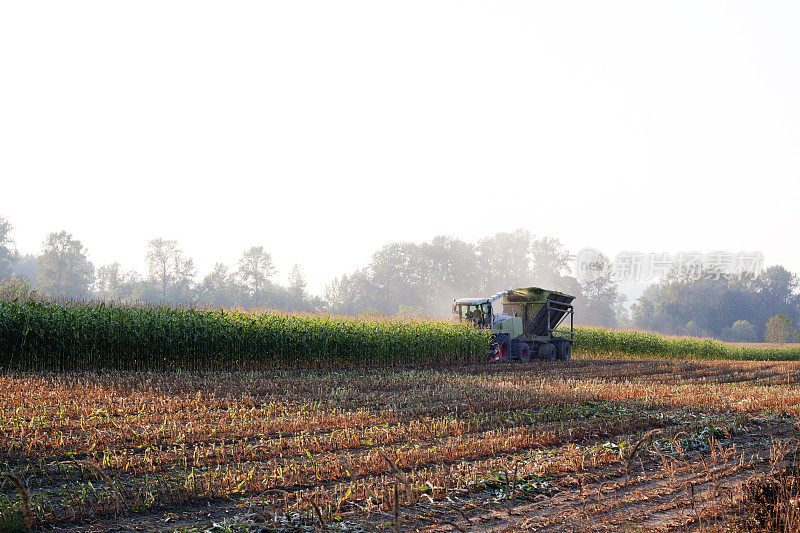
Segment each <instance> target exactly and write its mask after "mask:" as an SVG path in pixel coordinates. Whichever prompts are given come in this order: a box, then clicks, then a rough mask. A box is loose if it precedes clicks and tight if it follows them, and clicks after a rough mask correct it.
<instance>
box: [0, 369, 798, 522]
mask: <svg viewBox="0 0 800 533" xmlns="http://www.w3.org/2000/svg"><path fill="white" fill-rule="evenodd" d="M787 375H789V376H790V377H791V381H792V382H796V379H797V378H798V377H800V364H798V363H793V362H784V363H776V362H726V361H715V362H669V361H625V360H619V359H617V360H613V359H600V360H578V361H573V362H571V363H570V364H569V365H563V364H559V363H538V364H530V365H519V366H507V365H506V366H500V365H496V366H492V367H489V368H487V367H484V366H472V367H469V366H467V367H463V366H459V367H451V368H447V369H441V370H433V369H429V370H402V369H395V370H388V369H380V368H375V369H350V370H334V371H330V370H308V369H284V370H272V371H268V372H264V371H258V372H204V373H194V372H187V373H175V372H124V371H105V372H102V373H97V372H67V373H41V372H40V373H36V374H32V373H19V372H9V373H6V374H5V375H2V376H0V435H2V438H1V439H0V471H3V472H8V473H10V474H11V475H13V476H15V477H16V479H17V480H18V481H19V486H22V487H24V491H25V495H26V497H27V503H25V504H23V502H22V501H21V500H20V496H19V494H20V490H19V489H18V487H17V484H14V483H11V482H10V481H6V482H5V483H4V484H0V502H4V504H3V505H0V525H2V524H4V523H8V524H10V523H23V520H22V518H23V516H22V513H23V509H25V508H28V512H27V515H28V518H29V519H30V520H31V521H32V522H33V523H34V524H35V525H37V524H38V525H47V524H51V525H58V524H61V525H66V524H69V523H73V524H82V523H87V522H86V521H94V520H105V521H109V520H115V519H117V520H124V519H125V517H130V516H137V515H138V516H153V517H154V520H157V519H158V517H160V516H161V514H160V513H163V512H164V511H168V510H170V509H172V508H174V507H175V506H177V505H182V506H186V505H189V506H196V507H197V508H203V506H205V505H206V504H207V503H209V502H211V503H213V502H220V501H227V500H228V499H233V500H237V499H245V500H246V501H247V502H248V503H247V505H248V506H250V507H254V508H258V509H263V511H261V514H262V515H264V516H273V517H274V516H288V515H292V513H306V515H307V516H308V518H309V520H311V521H314V522H315V523H323V524H328V526H330V527H332V526H331V524H335V523H336V522H337V520H338V519H339V518H338V517H354V516H357V517H359V519H373V520H378V521H382V522H384V523H386V522H392V521H394V522H395V524H396V525H397V527H400V525H402V526H403V528H404V530H405V529H407V528H409V527H419V525H420V523H421V522H420V521H422V520H424V518H421V517H424V516H428V517H436V520H438V523H441V524H445V523H454V524H457V525H459V527H463V528H465V529H470V528H469V527H468V522H469V520H480V517H479V516H476V515H475V512H477V511H476V509H478V508H479V507H480V506H484V505H485V506H490V507H491V505H495V502H499V503H497V505H500V509H506V507H507V508H508V516H509V520H512V519H513V520H531V519H532V518H531V516H532V515H530V514H528V515H526V513H525V511H524V510H522V511H520V510H517V509H516V506H518V505H520V504H521V503H526V502H539V503H540V504H545V503H547V502H549V501H556V500H558V499H559V498H562V497H565V496H564V495H569V494H573V493H574V494H575V495H576V496H575V497H576V498H577V497H578V496H579V495H581V494H583V497H584V500H583V502H584V504H583V505H574V506H573V507H574V508H575V509H576V511H575V512H577V513H578V514H577V515H575V516H574V517H573V518H574V520H577V521H578V522H580V520H584V521H586V522H587V523H588V522H589V521H590V520H589V518H591V520H595V518H597V517H596V516H595V517H594V518H592V517H591V516H590V515H592V513H595V514H596V515H597V513H606V510H604V509H606V507H604V506H605V505H611V506H613V505H617V506H621V505H623V503H624V501H622V500H619V501H617V500H614V499H613V498H617V497H619V498H623V495H624V493H626V491H628V492H630V493H631V494H636V491H639V492H640V493H642V494H645V495H647V494H650V492H648V491H649V490H651V489H649V488H648V487H649V485H648V483H661V482H663V483H664V484H665V485H664V487H677V489H675V490H677V491H679V492H678V493H675V494H672V495H671V496H670V498H672V499H675V498H676V497H677V496H676V494H677V495H678V496H680V494H682V493H680V491H682V490H684V489H683V487H685V486H688V485H686V484H685V483H684V484H683V485H681V483H682V481H681V479H682V478H681V476H684V477H685V478H686V479H688V480H689V482H691V483H695V484H698V486H701V485H702V483H709V482H708V481H707V479H711V478H710V476H711V475H712V474H713V475H715V476H717V475H718V474H716V472H718V471H722V470H721V468H723V467H724V468H728V469H729V470H730V469H731V468H733V469H739V470H735V472H737V473H738V472H744V471H746V469H747V468H751V466H750V462H752V459H751V458H752V457H753V456H754V455H755V454H752V453H746V454H744V455H742V456H741V457H740V455H741V454H742V452H740V450H739V448H737V446H738V444H736V443H734V441H733V440H732V439H733V436H734V435H735V434H736V433H737V432H740V433H742V432H744V433H742V434H745V433H746V432H747V431H751V430H752V431H758V429H757V428H758V424H761V423H763V422H757V421H756V422H748V421H749V420H751V419H763V418H764V417H766V416H772V415H770V413H773V414H774V413H784V414H783V415H781V416H784V417H786V418H787V420H788V419H789V417H795V416H797V415H798V414H800V390H797V389H795V388H793V387H792V386H791V385H788V384H787V379H786V376H787ZM470 406H471V407H470ZM747 424H750V425H751V429H746V430H745V429H742V428H743V427H744V426H745V425H747ZM752 428H756V429H752ZM762 431H763V430H762ZM770 431H773V430H772V429H770ZM726 439H727V440H726ZM747 439H748V440H750V441H753V440H754V438H753V437H750V436H748V437H747ZM763 446H764V448H763V450H762V451H761V453H762V455H764V456H765V457H768V456H769V452H768V448H769V442H768V441H767V443H766V444H764V445H763ZM689 450H695V451H693V452H690V451H689ZM751 451H752V450H751ZM692 453H694V454H695V455H691V454H692ZM697 454H700V455H697ZM701 460H702V461H701ZM723 462H724V464H723ZM648 465H649V466H648ZM698 465H705V466H703V468H707V469H708V470H707V471H705V473H704V471H703V470H702V468H700V467H698ZM648 468H650V469H651V470H648ZM727 471H728V470H725V472H727ZM730 471H734V470H730ZM648 472H649V473H648ZM670 476H672V477H674V478H677V480H678V481H677V482H673V481H672V479H671V478H670ZM687 476H689V477H687ZM691 476H695V477H691ZM704 476H705V477H704ZM7 479H9V478H7ZM715 479H716V478H715ZM704 480H705V481H704ZM693 486H694V485H693ZM659 487H661V485H659ZM658 490H667V489H663V488H659V489H658ZM669 490H672V489H669ZM698 490H700V489H698ZM653 491H655V489H653ZM656 492H657V491H656ZM656 492H653V494H655V493H656ZM598 494H599V495H598ZM615 494H616V495H618V496H614V495H615ZM554 495H559V498H554ZM587 495H591V497H590V496H587ZM651 496H652V495H651ZM651 496H648V497H651ZM633 497H634V496H631V498H633ZM636 497H637V498H638V496H636ZM652 497H655V496H652ZM481 498H482V499H481ZM586 498H591V499H586ZM698 498H699V496H698ZM551 499H552V500H551ZM671 501H672V500H671ZM675 501H679V499H678V500H675ZM687 501H688V500H687ZM453 502H457V506H458V507H459V509H461V511H462V512H469V513H471V515H470V516H471V518H470V516H467V519H463V518H461V517H460V516H459V515H455V514H454V513H453V511H452V510H450V508H451V507H452V505H453ZM458 502H460V503H458ZM475 502H482V503H480V505H478V504H477V503H475ZM587 502H588V503H587ZM695 503H696V505H697V506H698V508H699V506H700V504H701V502H700V501H699V499H698V500H697V501H696V502H695ZM601 504H602V505H601ZM554 505H555V504H554ZM687 505H689V504H687ZM565 509H566V508H565ZM423 511H424V512H423ZM567 511H568V509H567V510H564V512H567ZM504 512H505V511H504ZM569 512H572V511H569ZM426 513H427V514H426ZM697 514H698V516H699V515H700V511H698V513H697ZM584 515H585V516H584ZM597 516H599V515H597ZM115 517H117V518H115ZM26 519H27V518H26ZM429 519H430V520H433V518H429ZM602 519H604V520H608V521H609V523H615V522H614V521H618V520H621V518H619V515H618V514H614V512H613V511H612V512H611V513H610V514H604V515H603V517H602ZM686 519H687V520H695V521H696V520H697V518H696V517H694V515H687V517H686ZM15 521H16V522H15ZM0 529H2V528H1V527H0Z"/></svg>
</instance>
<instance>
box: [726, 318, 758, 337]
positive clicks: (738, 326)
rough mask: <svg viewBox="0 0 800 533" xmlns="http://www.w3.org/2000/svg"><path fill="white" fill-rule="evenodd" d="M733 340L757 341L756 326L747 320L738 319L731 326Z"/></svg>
mask: <svg viewBox="0 0 800 533" xmlns="http://www.w3.org/2000/svg"><path fill="white" fill-rule="evenodd" d="M731 340H732V341H734V342H755V341H756V328H755V326H753V324H751V323H750V322H748V321H747V320H737V321H736V322H734V323H733V326H731Z"/></svg>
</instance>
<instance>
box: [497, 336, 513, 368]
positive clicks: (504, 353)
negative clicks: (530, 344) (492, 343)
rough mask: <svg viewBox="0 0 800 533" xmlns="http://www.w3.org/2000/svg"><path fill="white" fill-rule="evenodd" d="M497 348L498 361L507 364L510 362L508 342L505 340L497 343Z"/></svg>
mask: <svg viewBox="0 0 800 533" xmlns="http://www.w3.org/2000/svg"><path fill="white" fill-rule="evenodd" d="M498 347H499V350H500V354H499V355H500V361H501V362H503V363H508V362H509V361H510V360H511V346H510V345H509V342H508V341H507V340H505V339H503V340H500V341H498Z"/></svg>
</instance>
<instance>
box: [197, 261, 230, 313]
mask: <svg viewBox="0 0 800 533" xmlns="http://www.w3.org/2000/svg"><path fill="white" fill-rule="evenodd" d="M197 292H198V296H199V298H200V301H201V302H203V303H206V304H211V305H214V306H217V307H233V306H234V305H236V303H237V293H238V290H237V287H236V280H235V279H234V276H233V275H231V274H230V273H229V272H228V267H227V266H225V265H224V264H222V263H217V264H215V265H214V268H213V269H212V270H211V272H209V273H208V274H207V275H206V276H205V277H204V278H203V281H202V282H201V283H200V285H199V286H198V291H197Z"/></svg>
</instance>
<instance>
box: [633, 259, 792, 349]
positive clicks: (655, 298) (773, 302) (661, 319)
mask: <svg viewBox="0 0 800 533" xmlns="http://www.w3.org/2000/svg"><path fill="white" fill-rule="evenodd" d="M798 290H800V279H799V278H798V276H797V275H796V274H794V273H793V272H790V271H789V270H787V269H786V268H784V267H782V266H780V265H774V266H770V267H768V268H766V269H765V270H764V271H763V272H761V273H760V274H759V275H758V276H754V275H752V274H750V275H742V276H720V275H718V273H714V272H702V273H701V274H700V275H699V276H686V275H681V274H680V273H679V272H677V271H676V270H673V271H670V272H669V273H668V274H667V276H665V278H664V279H663V280H661V281H660V282H658V283H656V284H653V285H651V286H649V287H648V288H647V289H646V290H645V291H644V293H643V294H642V296H641V297H639V298H638V299H637V300H636V302H634V303H633V304H632V305H631V312H630V320H629V322H628V324H629V326H631V327H633V328H636V329H646V330H652V331H657V332H660V333H665V334H671V335H691V336H700V337H714V338H717V339H722V340H726V341H737V342H757V341H762V340H766V341H769V342H798V341H799V340H800V336H799V335H798V329H797V322H798V320H800V295H798V294H797V293H798Z"/></svg>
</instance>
